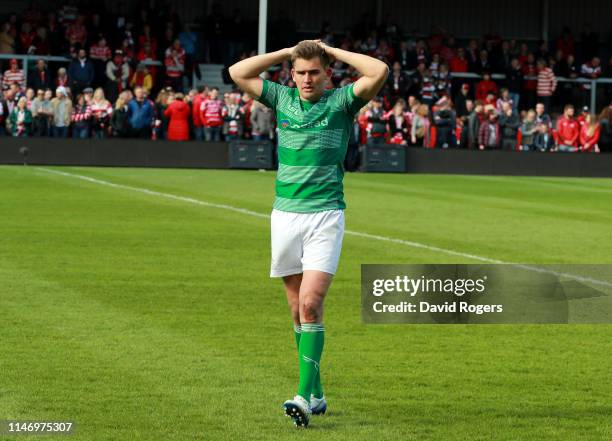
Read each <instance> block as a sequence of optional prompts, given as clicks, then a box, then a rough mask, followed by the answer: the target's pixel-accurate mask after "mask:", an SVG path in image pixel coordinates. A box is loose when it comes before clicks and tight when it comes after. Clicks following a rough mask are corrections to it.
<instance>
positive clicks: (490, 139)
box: [478, 110, 501, 150]
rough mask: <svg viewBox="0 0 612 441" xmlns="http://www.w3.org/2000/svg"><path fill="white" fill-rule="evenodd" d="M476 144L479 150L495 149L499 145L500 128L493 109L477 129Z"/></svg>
mask: <svg viewBox="0 0 612 441" xmlns="http://www.w3.org/2000/svg"><path fill="white" fill-rule="evenodd" d="M478 145H479V148H480V150H485V149H487V150H493V149H494V150H496V149H499V147H500V145H501V129H500V126H499V122H498V121H497V112H495V110H490V111H489V113H488V114H487V119H486V120H485V121H483V123H482V124H481V125H480V129H478Z"/></svg>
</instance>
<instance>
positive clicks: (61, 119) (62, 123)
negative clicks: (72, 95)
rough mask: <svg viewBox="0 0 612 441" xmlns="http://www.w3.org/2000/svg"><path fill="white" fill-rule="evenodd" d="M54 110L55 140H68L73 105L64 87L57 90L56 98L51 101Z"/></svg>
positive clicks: (53, 129) (53, 127) (53, 128)
mask: <svg viewBox="0 0 612 441" xmlns="http://www.w3.org/2000/svg"><path fill="white" fill-rule="evenodd" d="M51 107H52V108H53V121H52V131H53V136H54V137H55V138H66V137H67V136H68V126H70V117H71V115H72V103H71V102H70V100H69V99H68V92H67V90H66V88H65V87H64V86H60V87H58V88H57V89H55V98H53V99H52V100H51Z"/></svg>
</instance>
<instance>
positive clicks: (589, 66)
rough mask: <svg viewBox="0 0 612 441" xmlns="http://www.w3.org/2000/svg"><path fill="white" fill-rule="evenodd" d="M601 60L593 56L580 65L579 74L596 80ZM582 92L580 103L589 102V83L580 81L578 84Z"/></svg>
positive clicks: (598, 75) (599, 71) (599, 74)
mask: <svg viewBox="0 0 612 441" xmlns="http://www.w3.org/2000/svg"><path fill="white" fill-rule="evenodd" d="M601 73H602V71H601V60H600V59H599V57H593V58H592V59H591V60H590V61H589V62H586V63H583V64H582V66H580V74H581V76H582V78H585V79H587V80H596V79H598V78H599V77H600V76H601ZM580 87H581V89H582V93H583V99H582V103H583V104H584V105H588V104H589V103H590V102H591V83H590V82H588V83H582V84H581V85H580Z"/></svg>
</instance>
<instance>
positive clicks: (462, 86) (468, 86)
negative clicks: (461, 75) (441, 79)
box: [461, 83, 470, 89]
mask: <svg viewBox="0 0 612 441" xmlns="http://www.w3.org/2000/svg"><path fill="white" fill-rule="evenodd" d="M461 88H462V89H469V88H470V85H469V83H463V84H462V85H461Z"/></svg>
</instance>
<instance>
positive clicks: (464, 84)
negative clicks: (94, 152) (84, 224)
mask: <svg viewBox="0 0 612 441" xmlns="http://www.w3.org/2000/svg"><path fill="white" fill-rule="evenodd" d="M164 14H165V15H164ZM218 15H219V10H218V9H216V8H215V9H214V12H213V14H212V15H211V17H210V18H209V23H211V24H214V22H215V20H216V19H218ZM135 16H136V17H137V19H134V20H132V19H129V18H128V17H129V16H128V15H125V16H124V15H119V16H114V17H112V19H108V18H105V19H104V20H103V19H102V17H100V15H99V14H96V13H91V14H89V13H84V12H83V11H79V10H78V9H76V8H74V7H72V6H64V7H62V9H60V10H59V11H58V12H57V13H55V12H54V13H51V14H48V15H45V16H43V15H42V14H41V13H40V11H37V10H35V9H30V10H28V11H26V12H25V13H24V14H22V16H17V15H12V16H10V17H9V19H8V21H6V22H5V23H3V24H2V27H1V29H0V53H8V54H15V53H16V54H32V55H64V56H67V57H70V59H71V61H70V63H69V64H68V65H67V66H62V67H59V68H57V69H56V68H50V66H48V65H47V63H46V62H45V61H44V60H42V59H41V60H38V61H37V62H36V63H35V65H33V66H31V67H30V69H29V71H28V72H24V70H23V66H22V65H21V62H20V61H19V60H17V59H12V60H4V61H5V63H4V64H5V66H4V70H3V75H2V91H3V95H2V97H1V99H0V134H2V132H6V134H9V135H12V136H54V137H67V136H72V137H75V138H89V137H95V138H104V137H109V136H118V137H136V138H153V139H169V140H188V139H196V140H211V141H215V140H232V139H238V138H252V139H274V138H275V125H274V118H273V115H272V113H271V112H270V111H269V110H268V109H267V108H266V107H265V106H262V105H261V104H259V103H258V102H257V101H255V100H253V99H252V98H251V97H249V96H248V95H247V94H242V93H240V92H239V91H238V90H235V89H234V90H233V91H232V92H229V93H225V94H223V95H220V94H219V90H218V89H216V88H210V89H209V88H208V87H204V86H203V87H199V88H193V87H191V86H190V79H191V78H192V76H193V74H194V73H196V74H197V61H199V57H198V56H197V53H198V50H197V48H198V47H201V46H203V45H206V47H209V48H212V49H215V47H216V46H215V45H216V44H217V43H218V41H217V40H215V38H216V37H215V36H214V35H213V36H210V35H209V36H206V34H205V35H204V39H205V40H206V39H208V40H207V41H202V38H203V36H202V34H200V33H196V32H193V31H192V30H190V28H189V27H186V26H182V25H181V24H180V21H179V20H178V18H177V16H176V14H174V13H172V10H171V9H169V10H168V11H166V12H164V13H159V14H158V15H156V16H155V17H152V16H151V13H150V11H147V10H141V11H139V12H138V14H136V15H135ZM215 17H217V18H215ZM109 23H112V26H111V25H109ZM413 35H414V34H413ZM320 37H321V38H322V39H323V40H324V41H325V42H326V43H327V44H331V45H338V46H340V47H342V48H344V49H348V50H353V51H359V52H364V53H368V54H370V55H373V56H375V57H378V58H380V59H382V60H384V61H385V62H387V63H388V64H389V65H390V67H391V71H390V75H389V79H388V82H387V84H386V85H385V86H384V88H383V90H382V91H381V94H380V96H379V97H377V98H376V99H374V100H372V102H370V103H369V104H368V105H367V106H366V107H364V108H363V109H362V110H361V111H360V113H359V115H358V117H357V119H356V122H355V130H354V135H355V136H354V138H355V139H356V141H357V142H360V143H366V142H370V143H392V144H398V145H409V146H422V147H438V148H449V147H450V148H456V147H459V148H472V149H516V150H524V151H531V150H541V151H586V152H599V151H609V150H611V147H610V143H611V138H612V94H611V88H610V87H601V88H600V90H601V91H602V93H603V94H604V96H600V97H598V98H599V100H600V101H603V102H604V107H603V109H602V110H601V112H600V113H599V114H598V115H593V114H590V113H589V111H588V110H589V109H588V107H585V106H587V105H588V104H589V103H590V98H591V90H590V88H591V85H590V83H580V84H571V83H566V82H559V81H558V77H564V78H570V79H575V78H585V79H597V78H600V77H612V58H611V59H610V61H609V62H608V63H607V64H605V65H602V62H601V58H600V49H601V48H599V47H598V41H599V38H598V37H597V36H596V35H594V34H593V33H592V32H590V31H589V30H585V32H583V34H582V35H581V36H580V39H579V40H578V41H576V40H575V39H574V37H573V35H572V33H571V32H570V30H569V29H564V31H563V33H562V35H561V36H560V37H559V38H558V39H556V40H555V41H554V42H552V43H551V44H548V43H542V44H539V45H537V46H536V47H530V46H529V45H528V44H527V43H523V42H517V41H515V40H503V39H502V38H500V37H499V36H495V35H487V36H483V37H482V38H481V39H479V40H469V41H467V42H465V44H460V43H458V42H457V41H456V39H455V38H454V37H453V36H451V35H447V34H446V33H445V32H443V31H441V30H434V31H432V33H431V34H430V35H429V37H427V38H417V37H414V36H412V35H407V34H406V33H402V32H401V31H400V30H399V27H398V26H397V25H395V24H394V23H393V22H391V21H390V20H388V19H387V20H385V22H384V23H383V25H382V26H379V27H372V26H370V25H364V24H363V23H360V24H359V25H358V26H356V28H355V30H353V31H351V30H349V31H347V32H345V33H344V34H343V35H342V36H341V37H337V36H336V35H334V34H333V33H332V32H331V31H330V29H329V26H328V25H324V26H323V28H322V30H321V33H320ZM236 48H241V49H245V48H246V47H244V46H243V45H237V46H235V47H234V49H236ZM217 49H218V48H217ZM246 49H249V48H246ZM246 56H247V53H246V52H244V51H242V53H241V54H240V55H239V57H236V58H242V57H246ZM194 69H195V70H194ZM331 69H332V77H331V79H332V80H331V81H330V84H329V87H342V86H345V85H347V84H350V83H351V82H353V81H355V80H356V79H357V78H358V75H359V74H358V72H356V71H355V70H354V69H353V68H352V67H350V66H346V65H343V63H341V62H338V61H336V62H334V63H333V64H332V66H331ZM466 73H468V74H469V73H473V74H477V77H474V78H470V77H469V76H467V77H466V76H465V75H462V74H466ZM495 74H503V75H504V77H505V78H503V79H499V77H497V76H496V75H495ZM267 75H268V78H269V79H270V80H272V81H276V82H279V83H281V84H284V85H287V86H290V87H294V86H295V84H294V83H293V81H292V79H291V74H290V66H289V64H288V63H284V64H283V65H281V66H277V68H276V69H274V70H271V71H270V72H268V73H267ZM26 80H27V87H26ZM204 80H206V79H205V78H204ZM607 103H610V104H609V105H606V104H607ZM575 109H579V112H576V110H575ZM561 111H562V113H561ZM557 113H559V114H560V115H559V116H558V117H557V115H556V114H557ZM576 113H578V114H576Z"/></svg>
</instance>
